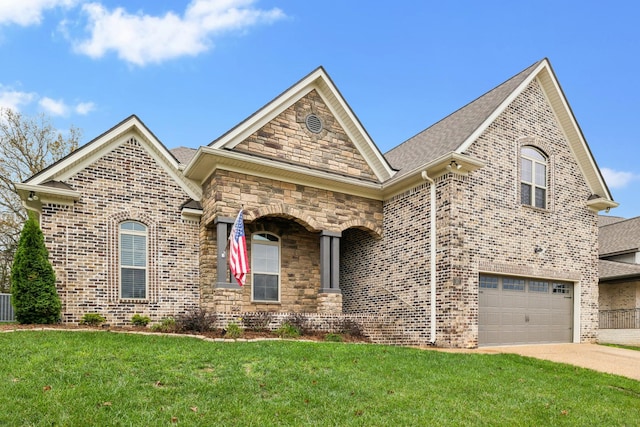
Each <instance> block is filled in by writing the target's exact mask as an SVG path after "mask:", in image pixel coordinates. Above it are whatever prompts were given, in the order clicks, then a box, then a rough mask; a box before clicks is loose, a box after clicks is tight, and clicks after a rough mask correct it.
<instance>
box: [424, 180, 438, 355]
mask: <svg viewBox="0 0 640 427" xmlns="http://www.w3.org/2000/svg"><path fill="white" fill-rule="evenodd" d="M422 178H423V179H424V180H425V181H427V182H428V183H429V184H430V187H431V188H430V190H431V201H430V203H429V204H430V207H431V213H430V215H429V217H430V220H431V227H430V228H431V231H430V233H431V234H430V238H431V245H430V249H431V250H430V252H431V278H430V285H431V289H430V293H431V294H430V297H429V301H430V303H431V321H430V325H431V331H430V336H431V337H430V339H429V342H430V343H431V344H435V343H436V244H437V237H438V236H437V232H436V183H435V181H434V180H433V179H431V178H430V177H429V175H428V174H427V171H426V170H425V171H422Z"/></svg>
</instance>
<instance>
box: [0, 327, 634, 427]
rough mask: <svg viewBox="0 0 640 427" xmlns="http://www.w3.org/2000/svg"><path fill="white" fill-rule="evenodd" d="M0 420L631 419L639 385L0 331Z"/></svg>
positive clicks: (583, 373) (296, 346)
mask: <svg viewBox="0 0 640 427" xmlns="http://www.w3.org/2000/svg"><path fill="white" fill-rule="evenodd" d="M0 355H1V363H0V408H1V410H0V425H3V426H4V425H7V426H14V425H16V426H21V425H29V426H32V425H34V426H93V425H96V426H97V425H99V426H111V425H118V426H120V425H126V426H129V425H133V426H162V425H168V426H170V425H176V424H177V425H202V426H214V425H219V426H230V425H238V426H271V425H295V426H299V425H317V426H332V425H340V426H343V425H347V426H348V425H356V426H386V425H388V426H413V425H509V426H513V425H527V426H533V425H538V426H542V425H607V426H614V425H640V411H639V410H638V408H639V407H640V382H638V381H634V380H631V379H625V378H622V377H616V376H613V375H607V374H600V373H596V372H593V371H589V370H586V369H581V368H576V367H573V366H568V365H561V364H555V363H551V362H546V361H541V360H535V359H529V358H524V357H521V356H516V355H510V354H504V355H487V354H453V353H442V352H436V351H424V350H417V349H412V348H402V347H387V346H381V345H371V344H364V345H363V344H340V343H322V342H319V343H310V342H296V341H263V342H251V343H247V342H238V343H228V342H227V343H212V342H205V341H201V340H198V339H195V338H190V337H178V336H173V337H171V336H169V337H167V336H160V335H151V336H144V335H128V334H116V333H109V332H68V331H44V332H34V331H26V332H11V333H2V334H0Z"/></svg>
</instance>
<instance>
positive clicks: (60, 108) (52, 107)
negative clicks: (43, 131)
mask: <svg viewBox="0 0 640 427" xmlns="http://www.w3.org/2000/svg"><path fill="white" fill-rule="evenodd" d="M38 105H40V107H41V108H43V109H44V110H45V111H46V112H47V113H49V114H51V115H52V116H66V115H67V113H68V112H69V107H68V106H67V104H65V103H64V101H62V100H56V99H51V98H48V97H46V96H45V97H44V98H42V99H40V101H38Z"/></svg>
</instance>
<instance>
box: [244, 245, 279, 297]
mask: <svg viewBox="0 0 640 427" xmlns="http://www.w3.org/2000/svg"><path fill="white" fill-rule="evenodd" d="M251 264H252V265H251V271H252V274H253V280H252V282H251V283H252V294H251V295H252V299H253V301H267V302H278V301H280V239H279V238H278V236H275V235H273V234H271V233H254V234H253V235H252V236H251Z"/></svg>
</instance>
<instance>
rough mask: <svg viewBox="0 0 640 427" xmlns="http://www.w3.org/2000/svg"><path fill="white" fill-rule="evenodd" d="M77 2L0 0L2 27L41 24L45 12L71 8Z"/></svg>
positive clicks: (70, 0)
mask: <svg viewBox="0 0 640 427" xmlns="http://www.w3.org/2000/svg"><path fill="white" fill-rule="evenodd" d="M77 2H78V0H18V1H12V0H0V25H2V24H18V25H21V26H27V25H35V24H39V23H40V21H41V20H42V14H43V13H44V11H46V10H49V9H54V8H56V7H71V6H73V5H75V4H76V3H77Z"/></svg>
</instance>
